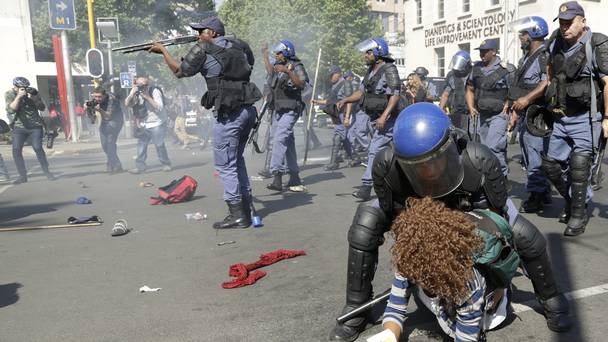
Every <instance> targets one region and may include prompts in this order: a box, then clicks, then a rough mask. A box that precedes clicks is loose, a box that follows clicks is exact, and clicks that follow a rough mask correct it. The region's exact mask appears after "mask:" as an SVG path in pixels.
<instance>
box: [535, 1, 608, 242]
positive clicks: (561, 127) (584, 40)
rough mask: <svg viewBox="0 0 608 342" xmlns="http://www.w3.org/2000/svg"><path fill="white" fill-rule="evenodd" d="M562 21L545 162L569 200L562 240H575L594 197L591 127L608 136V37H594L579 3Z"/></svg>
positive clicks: (553, 50) (552, 57) (555, 45)
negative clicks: (599, 122) (551, 117)
mask: <svg viewBox="0 0 608 342" xmlns="http://www.w3.org/2000/svg"><path fill="white" fill-rule="evenodd" d="M558 19H559V29H558V30H556V32H555V33H554V35H552V38H551V40H550V42H549V68H548V70H549V74H548V77H549V81H550V83H549V88H548V89H547V96H548V109H549V110H550V111H551V112H552V113H553V116H554V122H553V132H552V134H551V138H550V141H549V149H548V151H547V154H546V156H543V161H542V163H543V169H544V170H545V172H546V174H547V178H549V180H551V183H553V185H554V186H555V188H556V189H557V191H558V192H559V193H560V194H561V195H562V196H563V197H564V199H565V200H566V207H565V208H564V211H563V213H562V214H561V215H560V221H561V222H567V227H566V230H565V231H564V235H566V236H576V235H580V234H582V233H584V232H585V227H586V225H587V222H588V220H589V213H588V212H587V204H586V202H587V201H588V200H589V199H590V198H591V195H592V190H591V187H590V186H589V179H590V177H591V166H592V163H593V154H594V144H595V141H594V140H595V138H598V137H596V136H595V134H594V132H593V125H595V124H596V123H597V122H598V121H599V120H601V127H602V131H603V134H604V137H608V37H607V36H606V35H603V34H601V33H596V32H593V33H592V32H591V29H590V28H589V27H588V26H587V22H586V19H585V11H584V9H583V7H582V6H581V5H580V4H579V3H578V2H576V1H568V2H565V3H563V4H562V5H561V6H560V7H559V13H558V16H557V17H556V18H555V19H554V20H558ZM601 89H603V91H602V90H601ZM602 92H603V98H602V96H601V95H600V94H601V93H602ZM602 102H603V107H602ZM602 111H603V113H604V114H603V115H604V116H603V117H602V118H600V117H601V114H600V113H599V112H602ZM565 169H567V170H568V171H567V172H568V174H567V175H564V171H563V170H565ZM565 176H567V177H565ZM566 178H567V179H568V181H566V180H565V179H566Z"/></svg>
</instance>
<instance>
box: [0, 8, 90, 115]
mask: <svg viewBox="0 0 608 342" xmlns="http://www.w3.org/2000/svg"><path fill="white" fill-rule="evenodd" d="M0 28H1V29H0V41H2V43H3V46H4V47H6V48H7V50H6V51H5V52H4V53H2V54H0V65H2V67H1V68H0V91H1V92H2V96H0V106H1V107H0V108H1V109H0V118H1V119H4V120H6V119H7V118H6V111H5V107H6V104H5V103H4V92H5V91H7V90H8V89H10V88H11V87H12V85H13V84H12V81H13V78H15V77H17V76H22V77H26V78H27V79H28V80H29V81H30V83H31V85H32V87H35V88H37V89H38V90H39V91H40V94H41V96H42V99H43V100H44V102H45V103H46V104H47V110H48V105H49V104H53V103H56V104H58V100H59V97H58V90H57V68H56V66H55V63H54V62H52V61H51V62H48V61H44V62H43V61H39V60H37V57H36V53H35V50H34V39H33V35H32V21H31V15H30V2H29V1H28V0H3V1H2V6H0ZM57 34H59V31H58V32H57ZM49 39H50V37H49ZM72 75H73V76H74V77H75V78H74V81H75V83H78V84H77V86H76V87H77V88H78V89H75V91H76V93H77V94H81V93H83V92H82V91H80V87H81V85H82V84H83V83H88V82H90V77H88V76H87V75H86V74H85V73H84V70H83V68H82V66H80V67H79V66H78V65H74V66H73V67H72Z"/></svg>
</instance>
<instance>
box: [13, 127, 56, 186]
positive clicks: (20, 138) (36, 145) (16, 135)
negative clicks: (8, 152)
mask: <svg viewBox="0 0 608 342" xmlns="http://www.w3.org/2000/svg"><path fill="white" fill-rule="evenodd" d="M28 137H31V141H32V148H33V149H34V152H36V157H37V158H38V162H39V163H40V166H41V167H42V171H43V172H44V173H48V172H49V162H48V161H47V160H46V153H44V149H43V148H42V127H38V128H21V127H15V129H14V130H13V160H14V161H15V166H16V167H17V172H19V177H21V178H27V170H26V169H25V161H24V160H23V145H24V144H25V141H26V140H27V138H28Z"/></svg>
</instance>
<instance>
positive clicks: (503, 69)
mask: <svg viewBox="0 0 608 342" xmlns="http://www.w3.org/2000/svg"><path fill="white" fill-rule="evenodd" d="M476 50H479V56H480V57H481V61H480V62H477V63H475V65H473V70H472V71H471V75H470V77H469V80H468V81H467V90H466V102H467V107H469V113H470V115H471V116H472V117H471V120H479V122H480V124H479V132H474V134H475V133H479V136H480V138H481V143H482V144H484V145H486V146H488V147H489V148H490V150H492V152H494V154H495V155H496V157H498V160H499V161H500V167H501V169H502V172H503V174H504V175H505V176H506V175H507V174H508V173H509V166H508V165H507V125H508V122H509V113H508V108H509V101H508V88H509V80H508V77H510V76H512V74H513V72H514V71H515V67H514V66H513V65H511V64H505V63H502V62H501V60H500V57H498V56H497V53H498V39H497V38H495V39H486V40H484V41H483V42H482V43H481V45H480V46H479V47H478V48H476Z"/></svg>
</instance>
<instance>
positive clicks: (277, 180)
mask: <svg viewBox="0 0 608 342" xmlns="http://www.w3.org/2000/svg"><path fill="white" fill-rule="evenodd" d="M266 188H268V189H270V190H274V191H283V174H282V173H280V172H275V173H274V179H273V180H272V183H271V184H268V185H267V186H266Z"/></svg>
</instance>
